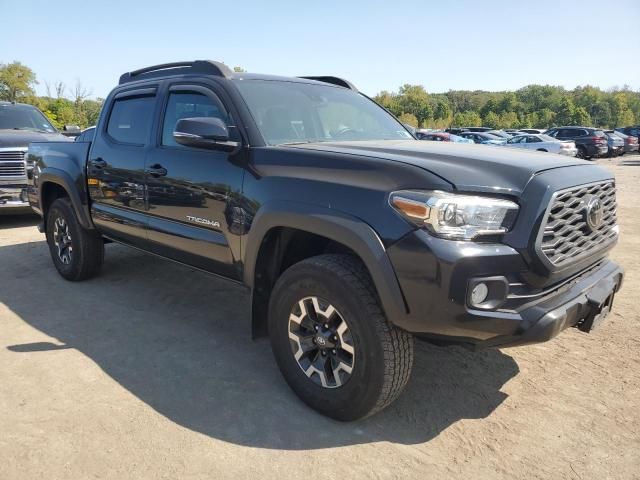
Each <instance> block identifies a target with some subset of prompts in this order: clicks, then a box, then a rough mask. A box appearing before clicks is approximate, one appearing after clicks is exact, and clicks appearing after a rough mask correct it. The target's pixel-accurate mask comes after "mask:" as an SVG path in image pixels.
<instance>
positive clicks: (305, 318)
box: [289, 297, 356, 388]
mask: <svg viewBox="0 0 640 480" xmlns="http://www.w3.org/2000/svg"><path fill="white" fill-rule="evenodd" d="M289 340H290V344H291V352H292V353H293V356H294V358H295V359H296V362H297V363H298V366H299V367H300V368H301V369H302V371H303V372H304V373H305V375H306V376H307V377H309V378H310V379H311V380H312V381H313V382H314V383H316V384H317V385H320V386H322V387H324V388H337V387H341V386H342V385H344V384H345V383H346V382H347V381H348V380H349V378H351V373H352V372H353V367H354V363H355V358H356V357H355V353H356V352H355V348H354V344H353V337H352V336H351V332H350V331H349V326H348V325H347V322H346V321H345V320H344V318H343V316H342V315H341V314H340V312H338V310H337V309H336V308H335V307H334V306H333V305H331V304H330V303H328V302H327V301H325V300H323V299H321V298H319V297H305V298H303V299H301V300H300V301H298V303H297V304H296V305H294V307H293V309H292V311H291V314H290V315H289Z"/></svg>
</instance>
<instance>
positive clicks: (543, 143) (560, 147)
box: [503, 133, 578, 157]
mask: <svg viewBox="0 0 640 480" xmlns="http://www.w3.org/2000/svg"><path fill="white" fill-rule="evenodd" d="M503 145H504V146H505V147H513V148H526V149H528V150H538V151H539V152H551V153H559V154H561V155H568V156H570V157H575V156H576V155H577V153H578V149H577V148H576V144H575V143H574V142H572V141H566V142H563V141H561V140H556V139H555V138H553V137H550V136H549V135H545V134H543V133H540V134H527V135H516V136H515V137H512V138H510V139H509V140H507V141H506V143H504V144H503Z"/></svg>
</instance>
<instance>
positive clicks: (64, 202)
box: [46, 198, 104, 281]
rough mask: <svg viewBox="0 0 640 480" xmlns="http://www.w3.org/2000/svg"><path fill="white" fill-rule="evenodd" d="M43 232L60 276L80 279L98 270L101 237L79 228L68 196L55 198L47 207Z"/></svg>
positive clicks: (74, 279) (102, 258)
mask: <svg viewBox="0 0 640 480" xmlns="http://www.w3.org/2000/svg"><path fill="white" fill-rule="evenodd" d="M46 236H47V243H48V244H49V252H50V253H51V258H52V259H53V264H54V265H55V267H56V269H57V270H58V273H59V274H60V275H62V277H64V278H65V279H67V280H71V281H80V280H86V279H88V278H91V277H93V276H95V275H97V274H98V272H99V271H100V268H101V267H102V263H103V261H104V241H103V240H102V237H100V236H99V235H98V234H96V233H93V232H90V231H88V230H85V229H84V228H82V226H81V225H80V223H79V222H78V219H77V217H76V213H75V211H74V210H73V207H72V205H71V201H70V200H69V199H68V198H58V199H57V200H56V201H54V202H53V204H52V205H51V207H50V208H49V212H48V214H47V230H46Z"/></svg>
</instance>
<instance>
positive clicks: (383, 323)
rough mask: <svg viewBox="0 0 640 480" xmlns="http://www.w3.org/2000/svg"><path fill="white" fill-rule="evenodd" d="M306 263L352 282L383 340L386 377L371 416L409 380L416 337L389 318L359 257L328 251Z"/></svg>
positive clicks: (395, 396) (395, 397)
mask: <svg viewBox="0 0 640 480" xmlns="http://www.w3.org/2000/svg"><path fill="white" fill-rule="evenodd" d="M303 262H305V263H307V264H310V265H313V266H314V267H316V268H320V269H325V270H329V271H330V272H332V273H333V274H335V275H338V276H340V277H341V278H343V279H344V280H345V281H346V282H348V283H349V284H350V285H351V286H352V288H353V292H352V293H353V294H354V295H355V296H357V297H358V298H359V299H360V301H361V302H362V304H363V305H365V306H366V308H367V316H368V317H369V318H370V319H371V321H372V324H373V327H374V328H375V329H376V331H377V333H378V336H379V337H380V339H381V341H382V350H383V353H384V380H383V384H382V389H381V391H380V395H379V397H378V399H377V401H376V403H375V405H374V406H373V408H372V409H371V410H369V412H367V414H366V415H365V417H368V416H371V415H373V414H375V413H377V412H379V411H380V410H383V409H384V408H386V407H387V406H389V405H390V404H391V403H393V402H394V401H395V400H396V399H397V398H398V396H399V395H400V394H401V393H402V390H403V389H404V387H405V386H406V384H407V382H408V381H409V377H410V375H411V368H412V366H413V354H414V349H413V336H412V335H411V334H409V333H407V332H405V331H404V330H400V329H399V328H396V327H394V326H393V325H391V324H390V323H389V322H388V321H387V319H386V317H385V314H384V312H383V311H382V308H381V307H380V302H379V300H378V294H377V292H376V289H375V286H374V284H373V281H372V280H371V277H370V275H369V272H368V271H367V269H366V267H365V266H364V265H363V263H362V262H361V261H360V260H359V259H358V258H356V257H354V256H352V255H344V254H324V255H318V256H316V257H311V258H308V259H306V260H303ZM301 263H302V262H301ZM363 418H364V417H363Z"/></svg>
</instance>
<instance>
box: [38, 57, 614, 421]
mask: <svg viewBox="0 0 640 480" xmlns="http://www.w3.org/2000/svg"><path fill="white" fill-rule="evenodd" d="M28 153H29V159H30V161H32V162H34V165H35V169H34V175H33V179H32V182H31V185H30V188H29V200H30V202H31V205H32V206H33V208H34V209H35V210H36V211H37V212H39V213H40V215H42V218H43V222H42V224H41V231H44V232H46V237H47V242H48V244H49V248H50V251H51V256H52V258H53V263H54V265H55V267H56V268H57V270H58V271H59V273H60V274H61V275H62V276H63V277H64V278H66V279H67V280H74V281H75V280H83V279H86V278H89V277H91V276H93V275H95V274H97V273H98V271H99V270H100V266H101V264H102V262H103V257H104V245H105V243H108V242H118V243H122V244H125V245H129V246H133V247H136V248H138V249H141V250H144V251H146V252H150V253H152V254H156V255H159V256H161V257H164V258H168V259H171V260H174V261H177V262H180V263H182V264H186V265H190V266H192V267H196V268H199V269H202V270H204V271H206V272H210V273H213V274H217V275H220V276H222V277H225V278H227V279H229V280H231V281H235V282H239V283H242V284H244V285H246V286H247V287H248V288H249V289H250V291H251V302H252V322H253V335H254V336H255V337H259V336H263V335H268V336H269V337H270V340H271V344H272V349H273V352H274V355H275V358H276V361H277V363H278V366H279V367H280V369H281V371H282V373H283V375H284V377H285V379H286V380H287V382H288V383H289V385H290V386H291V388H292V389H293V390H294V391H295V392H296V393H297V394H298V395H299V396H300V397H301V398H302V399H303V400H304V401H305V402H306V403H307V404H309V405H310V406H312V407H313V408H315V409H317V410H318V411H320V412H322V413H324V414H326V415H329V416H331V417H334V418H337V419H340V420H353V419H357V418H362V417H364V416H367V415H370V414H372V413H375V412H377V411H379V410H381V409H382V408H384V407H385V406H387V405H389V404H390V403H391V402H392V401H393V400H394V399H395V398H397V396H398V395H399V394H400V392H401V391H402V389H403V387H404V386H405V384H406V383H407V380H408V379H409V375H410V371H411V367H412V362H413V339H414V337H417V338H422V339H427V340H432V341H437V342H439V343H443V342H446V343H452V344H458V345H465V346H468V347H471V348H475V349H481V348H489V347H494V348H495V347H507V346H516V345H526V344H530V343H535V342H542V341H546V340H549V339H551V338H552V337H554V336H555V335H557V334H558V333H559V332H560V331H562V330H563V329H565V328H567V327H578V328H579V329H581V330H584V331H589V330H591V329H592V328H594V327H595V326H596V325H597V324H598V323H599V322H601V321H602V319H603V318H604V317H605V316H606V314H607V313H608V312H609V310H610V308H611V305H612V302H613V297H614V294H615V293H616V292H617V291H618V289H619V288H620V286H621V283H622V277H623V273H622V270H621V269H620V267H618V266H617V265H616V264H615V263H613V262H612V261H610V260H608V259H607V253H608V252H609V250H611V248H613V246H614V245H615V243H616V241H617V237H618V226H617V223H616V199H615V180H614V178H613V177H612V175H611V174H610V173H609V172H608V171H606V170H604V169H602V168H600V167H598V166H596V165H594V164H591V163H588V162H585V161H582V160H577V159H568V158H565V157H562V156H558V155H550V154H545V155H540V154H538V153H536V152H532V153H527V152H520V151H518V152H511V151H508V150H507V149H502V148H494V147H487V146H484V145H483V146H479V145H462V144H445V143H436V142H421V141H419V140H416V139H415V138H414V137H413V136H412V135H411V134H410V133H409V132H408V131H407V130H406V129H405V127H404V126H403V125H402V124H401V123H399V122H398V121H397V120H396V118H394V117H393V116H392V115H390V114H389V113H388V112H387V111H386V110H384V109H383V108H381V107H379V106H378V105H377V104H376V103H374V102H373V101H371V100H370V99H369V98H367V97H366V96H365V95H363V94H361V93H359V92H358V91H357V89H356V88H355V87H354V86H353V85H352V84H351V83H349V82H348V81H345V80H342V79H340V78H337V77H331V76H324V77H300V78H283V77H275V76H267V75H256V74H248V73H234V72H231V71H230V70H229V69H228V68H227V67H226V66H225V65H224V64H221V63H218V62H211V61H195V62H181V63H174V64H165V65H159V66H155V67H149V68H144V69H141V70H137V71H133V72H129V73H125V74H124V75H122V76H121V78H120V83H119V85H118V86H117V87H116V88H115V89H114V90H113V92H111V94H110V95H109V97H108V98H107V99H106V101H105V104H104V108H103V110H102V114H101V117H100V120H99V122H98V124H97V127H96V131H95V136H94V137H93V138H92V139H91V141H90V142H82V141H79V142H75V143H72V144H69V143H46V144H39V143H33V144H31V145H30V147H29V152H28Z"/></svg>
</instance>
